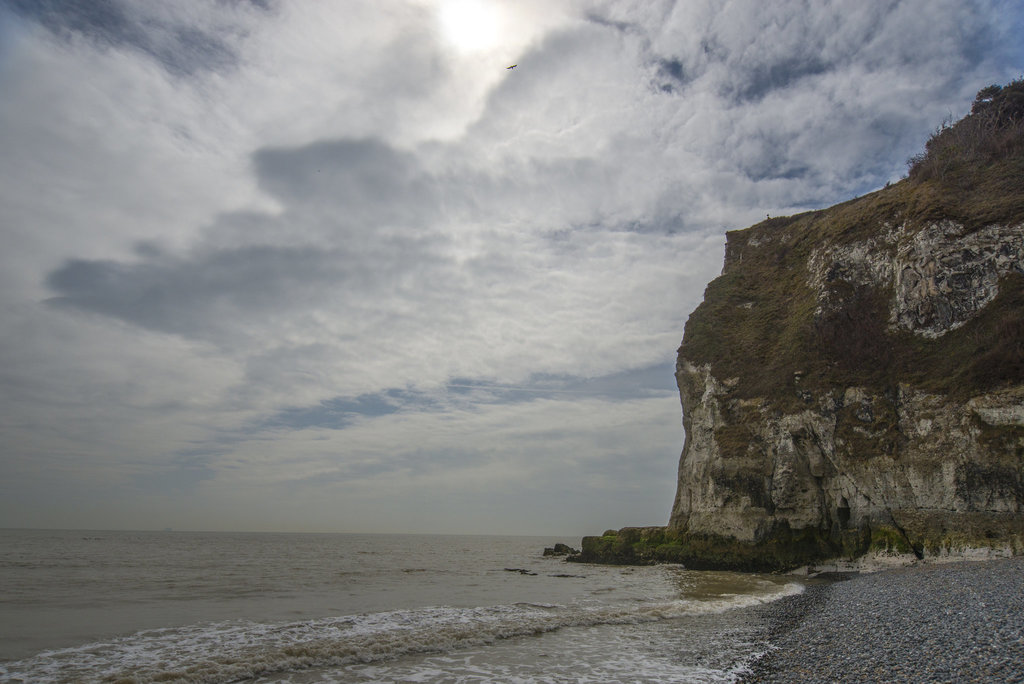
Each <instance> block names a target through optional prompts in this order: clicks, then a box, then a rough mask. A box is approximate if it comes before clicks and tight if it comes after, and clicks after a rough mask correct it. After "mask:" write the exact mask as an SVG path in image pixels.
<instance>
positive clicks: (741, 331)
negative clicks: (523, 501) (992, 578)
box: [580, 81, 1024, 570]
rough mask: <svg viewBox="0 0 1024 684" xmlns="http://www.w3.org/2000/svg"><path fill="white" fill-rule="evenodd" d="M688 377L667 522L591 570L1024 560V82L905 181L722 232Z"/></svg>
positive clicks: (695, 327)
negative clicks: (989, 556) (722, 248)
mask: <svg viewBox="0 0 1024 684" xmlns="http://www.w3.org/2000/svg"><path fill="white" fill-rule="evenodd" d="M676 379H677V383H678V386H679V393H680V398H681V401H682V406H683V424H684V426H685V429H686V442H685V446H684V449H683V453H682V457H681V460H680V464H679V482H678V490H677V494H676V498H675V503H674V505H673V508H672V513H671V518H670V521H669V524H668V526H667V527H665V528H627V529H624V530H620V531H618V532H612V531H609V532H607V533H605V535H603V536H602V537H588V538H586V539H584V545H583V546H584V549H583V554H582V557H581V558H580V560H598V561H604V562H644V561H657V560H665V561H676V562H682V563H684V564H686V565H687V566H689V567H694V568H737V569H750V570H784V569H789V568H792V567H796V566H800V565H804V564H808V563H815V562H820V561H823V560H826V559H832V558H841V557H845V558H856V557H858V556H861V555H863V554H865V553H868V552H869V551H882V552H894V553H912V554H914V555H916V556H917V557H919V558H920V557H924V556H937V555H954V556H955V555H963V554H971V553H975V552H977V551H978V550H981V551H982V552H984V553H996V554H1009V553H1020V552H1022V551H1024V81H1017V82H1014V83H1011V84H1009V85H1007V86H1005V87H1002V88H1001V87H999V86H991V87H989V88H986V89H983V90H982V91H981V92H979V94H978V99H977V100H976V101H975V103H974V108H973V109H972V113H971V114H969V115H968V116H967V117H965V118H964V119H962V120H960V121H959V122H957V123H956V124H954V125H952V126H944V127H943V128H941V129H939V130H938V131H936V133H935V135H934V136H933V137H932V139H931V140H930V141H929V142H928V146H927V147H926V150H925V152H924V153H923V154H921V155H919V156H917V157H915V158H913V159H912V160H911V162H910V173H909V175H908V177H907V178H906V179H904V180H902V181H900V182H899V183H896V184H893V185H891V186H888V187H886V188H884V189H882V190H879V191H877V192H875V193H872V194H869V195H866V196H864V197H860V198H858V199H855V200H852V201H850V202H846V203H844V204H841V205H837V206H835V207H832V208H829V209H825V210H822V211H814V212H809V213H806V214H801V215H797V216H791V217H784V218H774V219H770V220H766V221H764V222H762V223H760V224H757V225H755V226H752V227H750V228H747V229H745V230H739V231H733V232H730V233H728V235H727V246H726V255H725V265H724V268H723V271H722V274H721V276H720V277H718V278H717V279H715V280H714V281H712V282H711V283H710V284H709V285H708V287H707V289H706V291H705V295H704V301H703V303H702V304H701V305H700V306H699V307H698V308H697V309H696V310H695V311H694V312H693V313H692V314H691V316H690V318H689V320H688V321H687V323H686V329H685V333H684V336H683V342H682V345H681V346H680V348H679V354H678V360H677V365H676Z"/></svg>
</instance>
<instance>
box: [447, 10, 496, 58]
mask: <svg viewBox="0 0 1024 684" xmlns="http://www.w3.org/2000/svg"><path fill="white" fill-rule="evenodd" d="M438 20H439V22H440V25H441V35H442V36H443V37H444V38H445V40H447V41H448V42H449V43H450V44H451V45H452V47H454V48H455V49H456V50H458V51H459V52H479V51H482V50H486V49H488V48H490V47H493V46H494V45H495V44H496V43H497V42H498V39H499V37H500V36H499V27H500V24H501V11H500V9H499V8H498V6H497V5H495V4H494V3H493V2H489V1H488V0H446V1H445V2H443V3H442V4H441V6H440V8H439V9H438Z"/></svg>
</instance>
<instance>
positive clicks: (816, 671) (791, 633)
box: [740, 557, 1024, 683]
mask: <svg viewBox="0 0 1024 684" xmlns="http://www.w3.org/2000/svg"><path fill="white" fill-rule="evenodd" d="M759 611H760V612H761V613H762V617H764V618H766V619H767V620H768V622H769V624H770V625H771V627H770V632H769V642H770V644H771V647H770V649H769V651H768V652H767V653H766V654H765V655H764V656H763V657H762V658H760V659H759V660H757V661H756V662H755V663H754V664H753V665H752V666H751V669H750V671H749V672H747V673H745V674H744V675H742V677H741V678H740V682H743V683H750V682H778V683H784V682H1010V683H1013V682H1018V683H1024V557H1016V558H1006V559H999V560H988V561H976V562H970V561H963V562H955V563H943V564H918V565H914V566H911V567H905V568H897V569H891V570H884V571H880V572H875V573H867V574H849V575H835V576H832V577H830V578H822V579H819V580H816V581H812V582H811V583H810V585H809V586H808V587H807V590H806V591H805V592H804V593H802V594H800V595H798V596H792V597H788V598H785V599H782V600H780V601H776V602H774V603H772V604H769V605H766V606H764V607H762V608H760V609H759Z"/></svg>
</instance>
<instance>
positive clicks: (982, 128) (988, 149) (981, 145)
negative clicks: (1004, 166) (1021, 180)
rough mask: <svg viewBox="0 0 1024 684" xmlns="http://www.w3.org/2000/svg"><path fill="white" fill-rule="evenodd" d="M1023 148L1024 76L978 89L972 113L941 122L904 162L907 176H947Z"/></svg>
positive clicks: (944, 177)
mask: <svg viewBox="0 0 1024 684" xmlns="http://www.w3.org/2000/svg"><path fill="white" fill-rule="evenodd" d="M1021 151H1024V80H1018V81H1013V82H1012V83H1009V84H1008V85H1006V86H1005V87H1004V86H998V85H990V86H988V87H985V88H982V89H981V90H980V91H978V96H977V97H976V98H975V100H974V105H973V106H972V107H971V113H970V114H968V115H967V116H965V117H964V118H963V119H960V120H959V121H957V122H956V123H950V122H948V121H947V122H944V123H943V124H942V125H941V126H940V127H939V128H938V129H936V131H935V133H934V134H932V137H931V138H930V139H929V140H928V142H927V143H925V149H924V152H922V153H921V154H918V155H915V156H913V157H911V158H910V159H909V160H908V162H907V164H908V167H909V177H910V180H912V181H915V182H921V181H927V180H932V179H937V180H947V179H949V178H950V177H951V176H955V175H956V174H957V172H958V171H960V170H962V169H964V168H967V167H976V166H977V165H979V164H984V163H987V162H990V161H993V160H995V159H1004V158H1007V157H1010V156H1014V155H1016V154H1018V153H1020V152H1021Z"/></svg>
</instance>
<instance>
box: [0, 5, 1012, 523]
mask: <svg viewBox="0 0 1024 684" xmlns="http://www.w3.org/2000/svg"><path fill="white" fill-rule="evenodd" d="M1020 35H1024V7H1022V6H1021V5H1020V3H1019V2H1018V0H867V1H865V2H848V1H836V2H828V1H826V0H820V1H814V0H719V1H711V0H677V1H673V0H643V1H641V0H623V1H611V0H564V1H562V2H558V1H555V0H514V1H512V0H509V1H507V2H506V1H504V0H386V1H382V0H337V1H332V2H325V1H319V0H287V1H285V0H176V1H175V2H165V1H164V0H0V527H44V528H46V527H55V528H94V529H96V528H102V529H163V528H174V529H190V530H236V531H248V530H253V531H257V530H264V531H323V532H381V533H391V532H395V533H465V534H538V535H541V534H543V535H557V536H561V535H565V536H568V537H570V539H569V541H571V537H573V536H579V535H584V534H600V533H601V532H602V531H604V530H605V529H607V528H618V527H622V526H627V525H660V524H665V522H666V521H667V520H668V516H669V512H670V508H671V504H672V498H673V495H674V493H675V486H676V473H677V468H678V462H679V454H680V451H681V449H682V446H683V441H684V432H683V428H682V413H681V407H680V404H679V396H678V392H677V390H676V387H675V379H674V377H673V372H674V363H675V353H676V349H677V347H678V345H679V342H680V340H681V338H682V333H683V326H684V324H685V322H686V318H687V316H688V315H689V313H690V312H691V311H692V310H693V309H694V308H695V307H696V306H697V305H698V304H699V303H700V301H701V297H702V294H703V290H704V287H705V286H706V284H707V283H708V281H710V280H711V279H713V278H714V277H715V276H716V275H718V274H719V273H720V271H721V265H722V257H723V253H724V243H725V232H726V231H727V230H733V229H738V228H743V227H745V226H748V225H751V224H753V223H756V222H757V221H759V220H761V219H763V218H764V217H765V215H767V214H771V215H772V216H776V215H785V214H791V213H796V212H800V211H806V210H809V209H818V208H823V207H827V206H830V205H832V204H834V203H836V202H839V201H843V200H846V199H850V198H852V197H855V196H858V195H861V194H864V193H866V192H869V191H872V190H874V189H877V188H879V187H881V186H884V185H885V184H886V183H887V182H890V181H896V180H899V179H900V178H901V177H902V176H904V175H905V173H906V160H907V158H908V157H910V156H911V155H913V154H915V153H916V152H918V151H920V150H921V149H922V147H923V144H924V141H925V140H926V139H927V138H928V136H929V134H930V133H931V132H932V131H934V130H935V127H936V126H938V125H939V124H941V123H942V122H943V120H949V119H951V118H952V119H955V118H959V117H960V116H963V115H964V114H965V113H967V112H968V111H969V109H970V104H971V102H972V100H973V99H974V94H975V93H976V92H977V90H979V89H980V88H981V87H983V86H985V85H988V84H990V83H1006V82H1009V81H1011V80H1013V79H1015V78H1019V77H1020V76H1021V74H1022V70H1024V48H1022V43H1021V41H1020V39H1019V37H1020ZM513 64H514V65H516V66H515V68H508V67H510V66H511V65H513Z"/></svg>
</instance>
